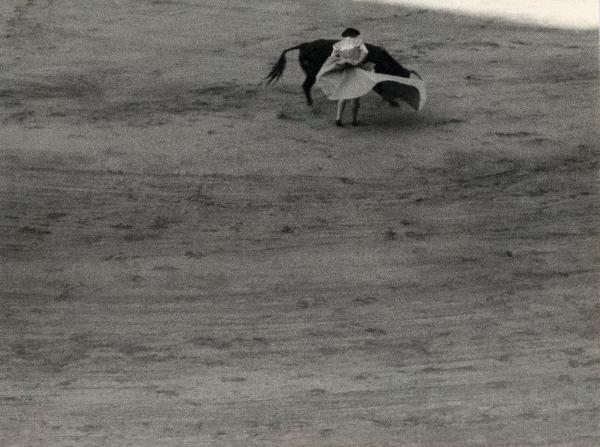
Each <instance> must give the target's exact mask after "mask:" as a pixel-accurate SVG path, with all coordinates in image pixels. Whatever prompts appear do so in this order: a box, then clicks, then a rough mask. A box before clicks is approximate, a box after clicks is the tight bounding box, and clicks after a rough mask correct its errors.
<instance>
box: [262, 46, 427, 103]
mask: <svg viewBox="0 0 600 447" xmlns="http://www.w3.org/2000/svg"><path fill="white" fill-rule="evenodd" d="M335 42H336V41H335V40H327V39H319V40H313V41H312V42H304V43H301V44H300V45H296V46H294V47H291V48H288V49H287V50H284V51H283V52H282V53H281V56H280V57H279V60H278V61H277V62H276V63H275V65H274V66H273V68H272V70H271V72H270V73H269V74H268V75H267V76H266V77H265V80H266V81H267V85H269V84H270V83H271V82H275V81H278V80H279V79H280V78H281V76H282V75H283V71H284V70H285V64H286V60H285V53H287V52H288V51H292V50H300V55H299V57H298V59H299V61H300V66H301V67H302V70H304V73H306V79H305V80H304V83H303V84H302V89H303V90H304V95H305V96H306V102H307V103H308V105H312V102H313V101H312V97H311V95H310V90H311V88H312V86H313V85H314V84H315V82H316V80H317V73H318V72H319V70H320V69H321V67H322V66H323V63H324V62H325V61H326V60H327V58H328V57H329V56H330V55H331V52H332V50H333V44H334V43H335ZM365 45H366V46H367V50H369V54H368V55H367V59H366V60H365V63H367V62H371V63H372V64H374V67H373V68H374V70H375V72H376V73H383V74H388V75H392V76H400V77H403V78H408V77H409V76H410V74H411V73H414V74H415V75H417V76H419V74H418V73H417V72H416V71H414V70H409V69H407V68H405V67H403V66H402V65H400V64H399V63H398V62H397V61H395V60H394V58H393V57H392V56H390V55H389V53H388V52H387V51H386V50H384V49H383V48H381V47H378V46H375V45H371V44H369V43H367V44H365ZM419 77H420V76H419ZM373 90H374V91H375V92H376V93H379V94H380V95H381V94H382V93H381V91H378V85H376V86H375V87H374V88H373ZM382 96H383V95H382ZM384 99H386V100H388V101H389V102H390V104H392V105H396V103H395V101H393V100H391V99H389V98H385V96H384Z"/></svg>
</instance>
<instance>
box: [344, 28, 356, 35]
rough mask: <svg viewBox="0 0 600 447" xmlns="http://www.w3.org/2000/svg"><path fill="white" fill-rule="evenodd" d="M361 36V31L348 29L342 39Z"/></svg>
mask: <svg viewBox="0 0 600 447" xmlns="http://www.w3.org/2000/svg"><path fill="white" fill-rule="evenodd" d="M358 35H360V31H359V30H357V29H356V28H346V29H345V30H344V32H343V33H342V37H356V36H358Z"/></svg>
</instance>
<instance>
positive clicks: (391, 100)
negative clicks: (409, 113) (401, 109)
mask: <svg viewBox="0 0 600 447" xmlns="http://www.w3.org/2000/svg"><path fill="white" fill-rule="evenodd" d="M373 91H374V92H375V93H377V94H378V95H379V96H381V97H382V98H383V100H384V101H385V102H387V103H388V104H389V105H390V106H392V107H398V106H399V105H400V104H398V101H396V100H395V99H394V98H387V97H386V96H385V95H384V94H383V89H382V88H381V86H380V85H379V84H377V85H376V86H375V87H373Z"/></svg>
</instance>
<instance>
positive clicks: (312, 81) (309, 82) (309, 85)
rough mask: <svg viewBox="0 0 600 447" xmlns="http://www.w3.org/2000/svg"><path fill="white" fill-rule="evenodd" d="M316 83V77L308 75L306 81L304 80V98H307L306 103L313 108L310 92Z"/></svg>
mask: <svg viewBox="0 0 600 447" xmlns="http://www.w3.org/2000/svg"><path fill="white" fill-rule="evenodd" d="M316 81H317V77H316V76H314V75H310V74H307V75H306V79H305V80H304V83H303V84H302V90H304V96H306V103H307V104H308V105H309V106H312V103H313V100H312V96H311V94H310V90H311V89H312V86H313V85H315V82H316Z"/></svg>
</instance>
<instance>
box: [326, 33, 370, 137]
mask: <svg viewBox="0 0 600 447" xmlns="http://www.w3.org/2000/svg"><path fill="white" fill-rule="evenodd" d="M359 35H360V32H359V31H358V30H357V29H354V28H347V29H346V30H344V32H343V33H342V38H343V39H342V40H340V41H339V42H336V43H335V44H334V45H333V52H332V53H331V56H329V58H328V59H327V60H326V61H325V63H324V64H323V66H322V67H321V70H320V71H319V73H318V74H317V86H318V87H320V88H321V90H323V93H325V96H327V98H329V99H332V100H337V101H338V106H337V114H336V117H335V123H336V125H337V126H339V127H341V126H343V124H342V114H343V112H344V109H345V107H346V103H347V101H348V100H353V106H352V125H353V126H356V125H358V109H359V108H360V97H361V96H363V95H365V94H366V93H367V92H369V91H370V90H371V88H372V87H373V82H372V80H371V79H370V77H369V75H368V73H369V72H372V71H373V67H372V66H369V65H372V64H364V62H365V60H366V58H367V55H368V53H369V51H368V50H367V47H366V46H365V44H364V42H363V41H362V39H360V38H359V37H358V36H359Z"/></svg>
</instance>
